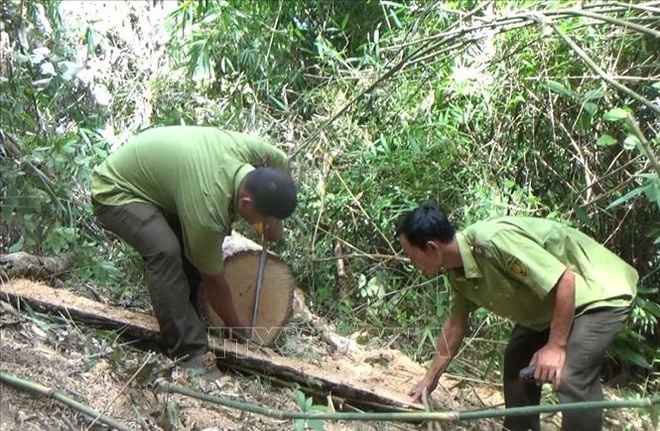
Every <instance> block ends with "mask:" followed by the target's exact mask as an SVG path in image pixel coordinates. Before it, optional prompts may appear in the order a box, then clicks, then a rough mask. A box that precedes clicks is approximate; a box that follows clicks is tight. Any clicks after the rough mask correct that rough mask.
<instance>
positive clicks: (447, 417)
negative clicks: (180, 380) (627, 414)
mask: <svg viewBox="0 0 660 431" xmlns="http://www.w3.org/2000/svg"><path fill="white" fill-rule="evenodd" d="M164 384H165V385H167V388H166V390H167V392H170V393H173V394H179V395H184V396H187V397H191V398H196V399H198V400H202V401H208V402H211V403H214V404H218V405H221V406H224V407H230V408H235V409H239V410H241V411H245V412H249V413H256V414H260V415H263V416H268V417H271V418H274V419H293V420H295V419H303V420H311V419H317V420H330V421H405V422H419V421H458V422H467V421H472V420H477V419H489V418H497V417H508V416H522V415H528V414H536V413H554V412H560V411H574V410H587V409H620V408H647V407H652V406H655V405H660V396H655V397H649V398H643V399H639V400H621V401H584V402H576V403H565V404H544V405H538V406H526V407H515V408H509V409H486V410H478V411H464V412H461V411H447V412H414V411H410V412H388V413H370V412H294V411H286V410H278V409H272V408H269V407H263V406H258V405H255V404H249V403H244V402H241V401H234V400H230V399H227V398H221V397H217V396H213V395H207V394H202V393H199V392H195V391H192V390H190V389H187V388H183V387H181V386H176V385H170V384H169V383H164Z"/></svg>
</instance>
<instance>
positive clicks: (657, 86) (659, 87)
mask: <svg viewBox="0 0 660 431" xmlns="http://www.w3.org/2000/svg"><path fill="white" fill-rule="evenodd" d="M651 87H653V88H657V89H658V90H660V81H658V82H656V83H655V84H653V85H652V86H651Z"/></svg>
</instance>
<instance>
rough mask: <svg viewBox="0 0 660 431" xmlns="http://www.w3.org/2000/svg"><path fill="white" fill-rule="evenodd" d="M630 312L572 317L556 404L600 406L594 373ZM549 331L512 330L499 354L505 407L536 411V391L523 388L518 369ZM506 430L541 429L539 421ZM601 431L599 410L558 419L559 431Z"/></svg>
mask: <svg viewBox="0 0 660 431" xmlns="http://www.w3.org/2000/svg"><path fill="white" fill-rule="evenodd" d="M629 312H630V309H629V308H600V309H597V310H592V311H589V312H586V313H585V314H582V315H581V316H579V317H576V318H575V319H574V320H573V328H572V329H571V334H570V336H569V338H568V347H567V354H566V362H565V364H564V369H563V371H562V377H561V383H560V385H559V388H558V390H557V395H558V397H559V401H560V402H562V403H570V402H577V401H599V400H602V399H603V389H602V387H601V384H600V379H599V371H600V366H601V363H602V361H603V358H604V356H605V350H606V349H607V346H609V345H610V343H612V341H613V340H614V337H615V336H616V334H617V333H618V332H619V331H620V330H621V329H622V328H623V325H624V323H625V321H626V319H627V318H628V314H629ZM549 334H550V331H549V330H545V331H541V332H536V331H532V330H531V329H527V328H523V327H522V326H518V325H517V326H516V327H515V328H514V329H513V334H512V335H511V340H510V341H509V344H508V346H507V348H506V352H505V354H504V400H505V403H506V407H507V408H509V407H523V406H528V405H538V404H539V403H540V401H541V387H540V386H537V384H536V383H534V382H531V383H527V382H522V381H521V380H520V379H519V378H518V373H519V372H520V370H521V369H523V368H525V367H526V366H527V365H529V361H531V359H532V356H533V355H534V353H536V352H537V351H538V350H539V349H540V348H541V347H543V346H544V345H545V344H546V343H547V342H548V336H549ZM504 427H505V429H509V430H513V431H522V430H532V431H538V430H540V429H541V423H540V418H539V415H526V416H517V417H508V418H506V419H505V420H504ZM602 428H603V418H602V411H601V410H600V409H592V410H579V411H570V412H563V413H562V426H561V429H562V431H600V430H602Z"/></svg>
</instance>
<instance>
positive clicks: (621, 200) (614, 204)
mask: <svg viewBox="0 0 660 431" xmlns="http://www.w3.org/2000/svg"><path fill="white" fill-rule="evenodd" d="M643 192H644V187H636V188H634V189H632V190H631V191H629V192H628V193H626V194H625V195H623V196H621V197H620V198H619V199H617V200H615V201H614V202H612V203H611V204H609V205H608V206H607V208H605V209H608V210H609V209H611V208H614V207H617V206H619V205H621V204H624V203H626V202H628V201H629V200H630V199H632V198H634V197H637V196H638V195H640V194H642V193H643Z"/></svg>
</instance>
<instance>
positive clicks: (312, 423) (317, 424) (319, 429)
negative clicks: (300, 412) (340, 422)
mask: <svg viewBox="0 0 660 431" xmlns="http://www.w3.org/2000/svg"><path fill="white" fill-rule="evenodd" d="M307 425H309V427H310V428H311V429H313V430H315V431H323V421H321V420H319V419H310V420H308V421H307Z"/></svg>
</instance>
